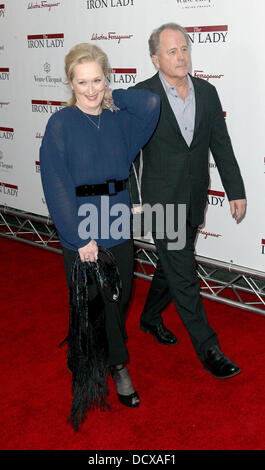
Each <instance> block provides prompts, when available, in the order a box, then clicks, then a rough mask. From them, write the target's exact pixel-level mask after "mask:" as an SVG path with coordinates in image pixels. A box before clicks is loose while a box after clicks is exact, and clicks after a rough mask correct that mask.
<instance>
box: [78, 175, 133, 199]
mask: <svg viewBox="0 0 265 470" xmlns="http://www.w3.org/2000/svg"><path fill="white" fill-rule="evenodd" d="M126 182H127V179H125V180H120V181H117V180H115V179H112V180H107V181H106V183H102V184H84V185H82V186H77V187H76V188H75V192H76V195H77V196H104V195H105V194H107V195H109V196H115V194H117V193H119V192H120V191H123V190H124V189H125V188H126Z"/></svg>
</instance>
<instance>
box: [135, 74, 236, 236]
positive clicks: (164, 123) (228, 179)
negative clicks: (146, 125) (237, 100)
mask: <svg viewBox="0 0 265 470" xmlns="http://www.w3.org/2000/svg"><path fill="white" fill-rule="evenodd" d="M191 79H192V82H193V85H194V90H195V100H196V115H195V128H194V136H193V140H192V143H191V145H190V147H189V146H188V145H187V143H186V141H185V139H184V138H183V136H182V134H181V131H180V128H179V126H178V123H177V120H176V118H175V115H174V113H173V111H172V109H171V106H170V104H169V101H168V99H167V96H166V93H165V91H164V88H163V85H162V83H161V80H160V78H159V74H158V73H157V74H156V75H154V76H153V77H152V78H150V79H148V80H145V81H143V82H141V83H138V84H137V85H136V86H135V88H145V89H148V90H150V91H152V92H154V93H157V94H158V95H159V96H160V98H161V114H160V118H159V121H158V125H157V127H156V129H155V131H154V133H153V135H152V137H151V139H150V140H149V142H148V143H147V144H146V145H145V147H144V148H143V174H142V184H141V188H142V190H141V193H142V202H143V203H149V204H151V205H152V206H153V205H154V204H156V203H160V204H163V205H165V204H175V207H176V210H177V205H178V204H186V205H187V208H189V207H190V205H191V223H192V226H193V227H196V226H198V225H200V224H202V223H203V220H204V211H205V207H206V203H207V194H208V186H209V149H210V150H211V152H212V155H213V157H214V160H215V162H216V165H217V168H218V171H219V174H220V177H221V180H222V184H223V187H224V189H225V192H226V194H227V197H228V199H229V200H234V199H244V198H245V191H244V184H243V180H242V177H241V174H240V170H239V167H238V164H237V161H236V158H235V155H234V152H233V149H232V145H231V141H230V137H229V135H228V132H227V127H226V123H225V119H224V114H223V111H222V107H221V103H220V100H219V97H218V94H217V92H216V89H215V87H214V86H213V85H211V84H210V83H209V82H207V81H205V80H202V79H200V78H194V77H192V76H191ZM132 188H135V186H134V185H133V184H132ZM135 194H136V193H135V190H133V191H132V199H133V200H132V202H133V203H137V202H138V201H137V196H136V195H135ZM176 219H177V213H175V220H176Z"/></svg>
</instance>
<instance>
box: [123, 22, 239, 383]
mask: <svg viewBox="0 0 265 470" xmlns="http://www.w3.org/2000/svg"><path fill="white" fill-rule="evenodd" d="M149 48H150V55H151V58H152V61H153V63H154V65H155V67H156V68H157V70H158V72H157V73H156V74H155V75H154V76H153V77H152V78H150V79H148V80H145V81H143V82H141V83H139V84H137V85H136V88H147V89H149V90H151V91H153V92H154V93H157V94H158V95H160V98H161V115H160V119H159V122H158V126H157V128H156V130H155V132H154V134H153V136H152V138H151V140H150V141H149V142H148V143H147V144H146V146H145V147H144V148H143V169H142V180H141V191H142V202H143V203H144V204H147V203H148V204H149V205H151V206H152V207H153V206H154V204H157V203H160V204H162V205H163V207H164V208H166V206H167V205H169V204H174V220H175V221H176V220H177V217H178V214H177V212H178V206H179V205H180V204H185V205H186V222H185V223H186V226H185V228H186V245H185V247H184V248H182V249H168V242H169V240H168V239H167V236H166V234H164V237H163V238H161V234H160V236H158V233H157V232H156V228H155V227H154V224H153V225H152V235H153V239H154V243H155V245H156V249H157V253H158V257H159V260H158V263H157V267H156V270H155V273H154V276H153V280H152V283H151V287H150V290H149V293H148V296H147V300H146V304H145V307H144V309H143V312H142V315H141V320H140V327H141V329H142V330H144V331H145V332H149V333H151V334H153V336H154V337H155V339H156V340H157V341H159V342H160V343H162V344H166V345H173V344H176V342H177V339H176V337H175V335H174V334H173V333H172V332H171V331H169V330H168V329H167V328H166V327H165V326H164V324H163V320H162V317H161V312H162V310H163V309H164V308H165V307H166V306H167V305H168V303H169V302H170V300H173V301H174V304H175V306H176V309H177V311H178V313H179V315H180V317H181V319H182V321H183V322H184V325H185V327H186V328H187V331H188V333H189V335H190V338H191V341H192V344H193V346H194V348H195V351H196V353H197V355H198V358H199V359H200V360H201V361H202V364H203V365H204V367H205V368H206V369H207V370H208V371H209V372H211V373H212V374H213V375H214V376H215V377H218V378H228V377H232V376H234V375H236V374H238V373H239V372H240V369H239V367H238V366H237V365H236V364H235V363H233V362H232V361H231V360H230V359H229V358H228V357H226V356H225V355H224V354H223V352H222V351H221V350H220V346H219V342H218V338H217V335H216V333H215V332H214V331H213V329H212V328H211V327H210V325H209V324H208V321H207V317H206V312H205V310H204V307H203V303H202V300H201V296H200V284H199V279H198V276H197V272H196V262H195V255H194V244H195V238H196V233H197V229H198V226H199V225H201V224H202V223H203V219H204V210H205V206H206V202H207V190H208V185H209V174H208V155H209V149H210V150H211V152H212V155H213V157H214V159H215V162H216V165H217V168H218V171H219V174H220V177H221V180H222V183H223V186H224V188H225V191H226V194H227V197H228V199H229V201H230V210H231V214H232V216H233V217H234V218H235V220H236V221H237V222H239V221H240V220H241V219H242V217H243V216H244V213H245V207H246V200H245V191H244V185H243V181H242V178H241V175H240V170H239V167H238V164H237V161H236V159H235V156H234V152H233V149H232V145H231V141H230V137H229V135H228V132H227V128H226V124H225V120H224V116H223V111H222V108H221V104H220V101H219V98H218V95H217V92H216V89H215V87H214V86H213V85H211V84H210V83H208V82H207V81H205V80H201V79H199V78H194V77H192V76H190V75H189V73H188V72H189V69H190V65H191V61H190V40H189V36H188V35H187V33H186V31H185V29H184V28H182V27H181V26H179V25H176V24H175V23H169V24H166V25H163V26H161V27H160V28H158V29H157V30H155V31H154V32H153V33H152V35H151V37H150V39H149ZM131 184H132V188H133V187H134V182H133V181H132V182H131ZM133 194H134V191H133V189H132V197H133V201H132V202H133V203H136V199H135V197H134V195H133Z"/></svg>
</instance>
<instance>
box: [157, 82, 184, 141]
mask: <svg viewBox="0 0 265 470" xmlns="http://www.w3.org/2000/svg"><path fill="white" fill-rule="evenodd" d="M152 88H153V90H152V91H154V93H157V94H158V95H159V96H160V98H161V105H162V107H163V114H164V116H166V120H167V122H168V124H169V125H170V127H171V130H172V131H173V132H174V135H176V132H177V133H178V134H179V136H180V137H181V138H182V139H183V140H184V142H185V139H184V138H183V136H182V133H181V130H180V127H179V125H178V121H177V119H176V116H175V114H174V112H173V111H172V108H171V106H170V103H169V101H168V98H167V95H166V92H165V90H164V87H163V85H162V83H161V80H160V78H159V74H158V73H157V74H156V75H155V76H154V77H153V83H152ZM185 143H186V142H185Z"/></svg>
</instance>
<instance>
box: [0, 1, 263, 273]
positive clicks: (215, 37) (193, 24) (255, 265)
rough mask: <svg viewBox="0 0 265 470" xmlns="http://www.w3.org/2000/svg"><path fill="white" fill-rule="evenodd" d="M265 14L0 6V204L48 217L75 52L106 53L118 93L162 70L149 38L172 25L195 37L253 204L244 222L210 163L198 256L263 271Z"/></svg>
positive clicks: (250, 5) (122, 5) (196, 55)
mask: <svg viewBox="0 0 265 470" xmlns="http://www.w3.org/2000/svg"><path fill="white" fill-rule="evenodd" d="M264 17H265V2H264V0H255V1H254V2H253V1H252V0H233V1H231V0H61V1H55V0H35V1H28V0H0V204H1V205H7V206H8V207H13V208H16V209H20V210H24V211H26V212H31V213H35V214H40V215H44V216H46V215H48V212H47V207H46V204H45V199H44V196H43V192H42V186H41V181H40V174H39V147H40V143H41V138H42V136H43V133H44V130H45V126H46V123H47V120H48V119H49V117H50V115H51V113H53V112H55V111H56V110H57V109H59V108H60V107H61V106H63V105H64V102H65V101H67V100H68V98H69V92H68V88H67V86H66V85H65V83H64V82H65V76H64V57H65V55H66V53H67V52H68V51H69V49H70V48H71V47H73V46H74V45H75V44H77V43H79V42H93V43H95V44H97V45H99V46H100V47H102V48H103V49H104V50H105V51H106V52H107V54H108V56H109V59H110V63H111V67H112V72H111V74H110V82H111V86H112V87H113V88H119V87H121V88H127V87H128V86H130V85H133V84H134V83H136V82H139V81H141V80H144V79H145V78H147V77H149V76H151V75H153V74H154V73H155V69H154V67H153V65H152V63H151V60H150V57H149V52H148V44H147V41H148V37H149V35H150V33H151V31H152V30H153V29H154V28H156V27H158V26H159V25H161V24H163V23H165V22H170V21H174V22H177V23H179V24H181V25H182V26H184V27H186V28H187V31H188V32H189V35H190V38H191V40H192V73H193V75H195V76H199V77H201V78H204V79H205V80H209V82H211V83H212V84H213V85H215V86H216V88H217V90H218V93H219V96H220V98H221V101H222V105H223V110H224V113H225V116H226V121H227V125H228V129H229V133H230V136H231V138H232V143H233V147H234V150H235V154H236V157H237V159H238V162H239V165H240V168H241V172H242V175H243V178H244V181H245V186H246V191H247V198H248V208H247V216H246V218H245V220H244V221H243V222H241V223H240V224H239V225H237V224H236V223H235V222H234V220H233V219H232V218H231V217H230V215H229V203H228V201H227V197H226V195H225V193H224V189H223V187H222V184H221V181H220V178H219V175H218V172H217V170H216V168H215V165H214V161H213V159H212V157H211V156H210V161H209V171H210V176H211V186H210V189H209V199H208V202H209V204H208V207H207V212H206V223H205V226H204V227H202V228H201V230H200V232H199V236H198V241H197V246H196V248H197V254H199V255H201V256H205V257H208V258H213V259H216V260H220V261H224V262H228V263H234V264H236V265H239V266H242V267H245V268H251V269H256V270H259V271H265V269H264V267H265V223H264V219H265V217H264V212H265V211H264V202H265V198H264V173H265V150H264V124H265V106H264V104H265V100H264V97H265V96H264V95H265V87H264V77H265V55H264V50H263V36H264V32H263V31H264Z"/></svg>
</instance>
